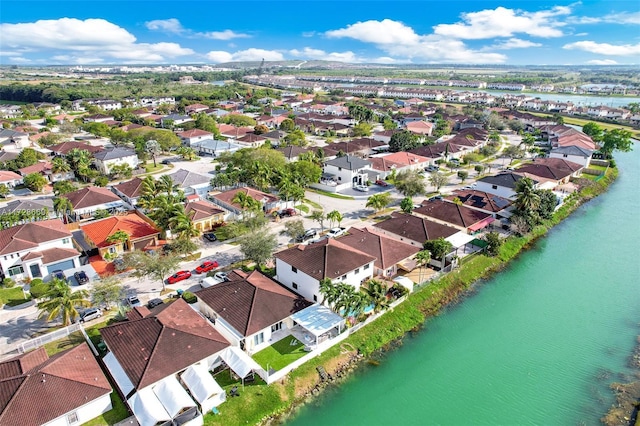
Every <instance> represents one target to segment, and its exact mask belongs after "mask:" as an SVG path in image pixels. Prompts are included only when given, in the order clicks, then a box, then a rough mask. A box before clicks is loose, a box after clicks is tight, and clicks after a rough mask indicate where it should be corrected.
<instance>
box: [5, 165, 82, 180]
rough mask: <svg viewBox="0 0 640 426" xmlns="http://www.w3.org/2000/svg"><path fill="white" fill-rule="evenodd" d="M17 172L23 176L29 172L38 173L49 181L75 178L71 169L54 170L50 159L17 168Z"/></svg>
mask: <svg viewBox="0 0 640 426" xmlns="http://www.w3.org/2000/svg"><path fill="white" fill-rule="evenodd" d="M18 172H19V173H20V174H21V175H22V176H23V177H24V176H26V175H29V174H31V173H39V174H41V175H42V176H44V177H45V178H46V179H47V180H48V181H49V182H50V183H55V182H58V181H60V180H75V178H76V175H75V174H74V173H73V171H72V170H69V171H68V172H54V171H53V164H52V163H51V162H50V161H38V162H37V163H36V164H33V165H31V166H28V167H23V168H21V169H19V170H18Z"/></svg>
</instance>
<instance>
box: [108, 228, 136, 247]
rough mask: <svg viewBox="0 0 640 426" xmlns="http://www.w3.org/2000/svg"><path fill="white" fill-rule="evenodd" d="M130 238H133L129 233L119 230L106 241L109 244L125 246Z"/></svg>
mask: <svg viewBox="0 0 640 426" xmlns="http://www.w3.org/2000/svg"><path fill="white" fill-rule="evenodd" d="M129 238H131V237H130V236H129V234H128V233H127V231H123V230H119V231H116V232H114V233H112V234H111V235H109V236H108V237H107V238H106V239H105V241H106V242H107V243H109V244H116V243H120V244H125V243H126V242H127V241H129Z"/></svg>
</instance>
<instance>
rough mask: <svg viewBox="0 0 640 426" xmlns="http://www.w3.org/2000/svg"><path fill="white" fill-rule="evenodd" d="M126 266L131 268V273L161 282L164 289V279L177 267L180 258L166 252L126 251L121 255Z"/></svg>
mask: <svg viewBox="0 0 640 426" xmlns="http://www.w3.org/2000/svg"><path fill="white" fill-rule="evenodd" d="M123 259H124V264H125V267H126V268H131V269H133V275H134V276H136V277H138V278H142V277H149V278H151V279H154V280H157V281H160V282H161V283H162V290H165V289H166V287H165V279H166V278H167V277H168V276H169V275H170V274H171V272H172V271H173V270H174V269H176V268H177V267H178V265H179V264H180V261H181V260H182V259H181V258H180V256H177V255H174V254H166V255H163V256H160V255H158V254H151V253H147V252H141V251H132V252H127V253H125V254H124V255H123Z"/></svg>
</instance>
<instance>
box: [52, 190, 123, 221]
mask: <svg viewBox="0 0 640 426" xmlns="http://www.w3.org/2000/svg"><path fill="white" fill-rule="evenodd" d="M64 197H65V198H68V199H69V201H71V205H72V206H73V212H71V215H72V216H73V217H74V218H75V219H76V220H87V219H91V218H92V217H93V214H94V213H95V212H96V210H107V211H109V212H111V213H114V212H116V211H123V210H126V209H127V208H128V206H127V205H126V204H124V202H123V201H122V199H121V198H120V197H118V196H117V195H116V194H114V193H113V192H111V191H110V190H108V189H107V188H100V187H98V186H88V187H86V188H82V189H78V190H77V191H73V192H69V193H66V194H64Z"/></svg>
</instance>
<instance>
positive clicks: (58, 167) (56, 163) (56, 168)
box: [51, 157, 71, 173]
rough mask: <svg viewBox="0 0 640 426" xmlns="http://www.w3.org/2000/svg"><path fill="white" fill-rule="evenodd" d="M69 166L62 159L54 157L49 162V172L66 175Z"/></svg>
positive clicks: (69, 168)
mask: <svg viewBox="0 0 640 426" xmlns="http://www.w3.org/2000/svg"><path fill="white" fill-rule="evenodd" d="M70 170H71V166H70V165H69V163H68V162H67V160H66V159H65V158H64V157H55V158H54V159H53V160H51V171H52V172H53V173H67V172H68V171H70Z"/></svg>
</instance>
